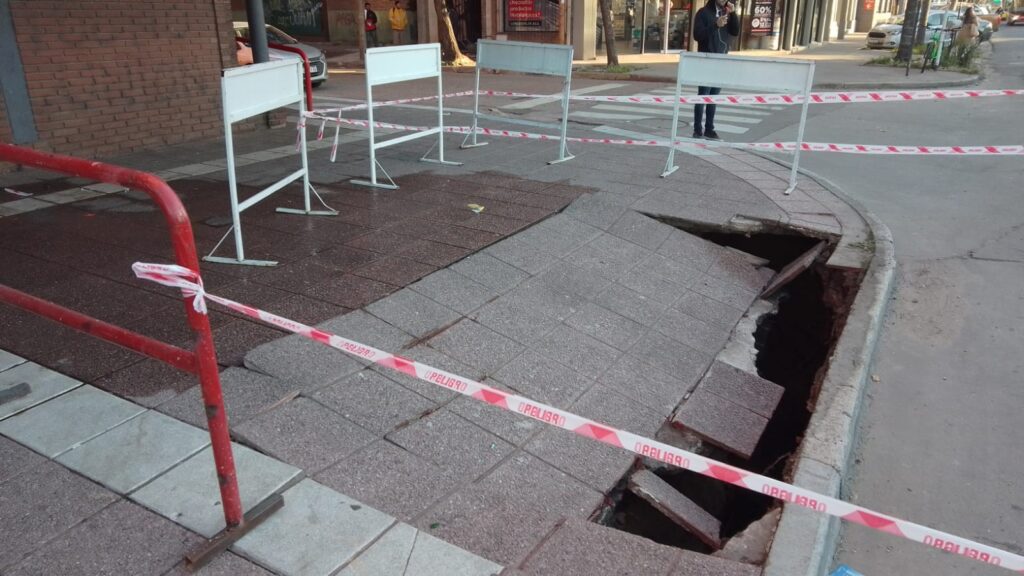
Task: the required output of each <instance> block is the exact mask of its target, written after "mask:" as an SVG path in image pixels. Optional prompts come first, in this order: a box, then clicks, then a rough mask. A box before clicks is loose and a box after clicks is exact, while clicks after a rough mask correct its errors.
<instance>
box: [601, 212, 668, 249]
mask: <svg viewBox="0 0 1024 576" xmlns="http://www.w3.org/2000/svg"><path fill="white" fill-rule="evenodd" d="M608 232H609V233H610V234H613V235H615V236H618V237H619V238H622V239H624V240H629V241H630V242H632V243H634V244H636V245H638V246H643V247H644V248H647V249H648V250H657V249H658V247H659V246H661V244H662V243H663V242H664V241H665V239H666V238H668V236H669V234H670V233H671V232H672V227H671V226H669V225H668V224H662V223H661V222H658V221H657V220H655V219H654V218H651V217H650V216H645V215H644V214H641V213H639V212H635V211H633V210H627V211H626V212H625V213H624V214H623V215H622V216H621V217H620V218H619V219H618V220H616V221H615V223H614V224H612V225H611V226H610V227H609V228H608Z"/></svg>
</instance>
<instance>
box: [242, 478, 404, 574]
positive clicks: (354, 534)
mask: <svg viewBox="0 0 1024 576" xmlns="http://www.w3.org/2000/svg"><path fill="white" fill-rule="evenodd" d="M284 502H285V505H284V507H283V508H281V509H280V510H278V511H277V512H276V513H274V515H272V516H271V517H270V518H268V519H267V521H266V522H264V523H263V524H261V525H260V526H258V527H256V529H255V530H253V531H252V532H250V533H249V534H246V535H245V537H243V538H242V539H241V540H239V541H238V542H237V543H236V544H235V545H234V546H233V547H232V550H234V551H235V552H238V553H239V554H241V555H242V556H244V557H245V558H248V559H250V560H252V561H253V562H257V563H259V564H260V565H262V566H265V567H267V568H269V569H270V570H272V571H274V572H276V573H279V574H289V575H295V576H305V575H309V576H314V575H315V576H320V575H323V574H332V573H334V572H335V571H336V570H338V569H339V568H340V567H341V566H343V565H344V564H345V563H346V562H348V561H349V560H351V559H352V558H354V557H355V556H356V555H357V554H358V553H359V551H360V550H362V549H363V548H366V547H367V546H368V545H369V544H370V542H373V541H374V540H375V539H376V538H377V537H378V536H379V535H380V534H381V533H383V532H384V531H385V530H387V529H388V527H389V526H391V525H392V524H393V523H394V521H395V520H394V518H392V517H390V516H388V515H386V514H383V513H381V512H378V511H377V510H374V509H373V508H370V507H369V506H366V505H364V504H363V503H361V502H358V501H356V500H353V499H352V498H349V497H347V496H344V495H342V494H339V493H337V492H335V491H334V490H331V489H329V488H327V487H325V486H323V485H321V484H318V483H316V482H314V481H312V480H309V479H306V480H303V481H302V482H299V483H298V484H296V485H295V486H293V487H292V488H290V489H289V490H288V491H287V492H285V493H284Z"/></svg>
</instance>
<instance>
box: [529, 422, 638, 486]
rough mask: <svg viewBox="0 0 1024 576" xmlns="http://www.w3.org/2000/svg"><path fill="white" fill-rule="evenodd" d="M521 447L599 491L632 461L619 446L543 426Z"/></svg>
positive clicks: (617, 476)
mask: <svg viewBox="0 0 1024 576" xmlns="http://www.w3.org/2000/svg"><path fill="white" fill-rule="evenodd" d="M523 449H524V450H526V451H527V452H529V453H530V454H533V455H534V456H536V457H538V458H540V459H541V460H544V461H545V462H547V463H548V464H551V465H552V466H554V467H555V468H558V469H559V470H561V471H562V472H565V473H566V474H569V475H570V476H572V477H573V478H575V479H577V480H579V481H580V482H583V483H584V484H586V485H587V486H589V487H591V488H593V489H594V490H597V491H598V492H601V493H602V494H604V493H607V492H608V491H609V490H611V489H612V488H614V487H615V485H616V484H618V483H619V480H621V479H622V477H623V475H625V474H626V473H627V472H629V470H630V469H631V468H632V466H633V462H635V461H636V456H634V455H633V454H631V453H629V452H626V451H625V450H622V449H621V448H616V447H615V446H609V445H608V444H604V443H601V442H595V441H594V440H592V439H590V438H584V437H583V436H580V435H579V434H576V433H575V432H570V431H568V430H561V429H558V428H553V427H550V426H546V425H545V429H544V430H543V431H542V432H541V433H540V434H538V435H537V436H535V437H533V438H532V439H531V440H530V441H529V442H527V443H526V445H525V446H524V447H523Z"/></svg>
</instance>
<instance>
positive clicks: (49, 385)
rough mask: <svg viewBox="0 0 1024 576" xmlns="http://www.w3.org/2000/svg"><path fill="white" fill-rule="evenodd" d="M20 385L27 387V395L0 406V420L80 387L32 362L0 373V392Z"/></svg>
mask: <svg viewBox="0 0 1024 576" xmlns="http://www.w3.org/2000/svg"><path fill="white" fill-rule="evenodd" d="M21 383H26V384H28V385H29V387H30V391H29V393H28V395H26V396H22V397H20V398H16V399H12V400H8V401H7V402H4V403H3V404H0V420H3V419H4V418H7V417H9V416H12V415H14V414H17V413H18V412H21V411H22V410H26V409H28V408H31V407H33V406H36V405H38V404H42V403H43V402H46V401H47V400H49V399H51V398H53V397H55V396H58V395H60V394H63V393H65V392H67V391H68V390H72V389H74V388H77V387H78V386H81V385H82V383H81V382H79V381H77V380H72V379H71V378H68V377H67V376H65V375H63V374H60V373H58V372H54V371H53V370H50V369H48V368H43V367H42V366H40V365H39V364H36V363H34V362H25V363H23V364H19V365H17V366H15V367H13V368H10V369H8V370H4V371H3V372H0V390H6V389H8V388H13V387H15V386H17V385H18V384H21Z"/></svg>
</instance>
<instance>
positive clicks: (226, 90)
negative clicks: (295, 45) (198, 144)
mask: <svg viewBox="0 0 1024 576" xmlns="http://www.w3.org/2000/svg"><path fill="white" fill-rule="evenodd" d="M221 90H222V93H223V94H222V98H223V102H224V117H225V119H226V120H227V121H228V122H238V121H239V120H245V119H246V118H252V117H253V116H255V115H257V114H262V113H263V112H269V111H271V110H274V109H276V108H280V107H282V106H287V105H289V104H294V103H295V102H297V101H298V100H301V99H303V98H304V97H305V95H304V91H303V85H302V60H301V59H297V58H296V59H292V58H289V59H288V60H278V61H276V62H264V63H262V64H251V65H249V66H239V67H237V68H228V69H226V70H224V71H222V72H221Z"/></svg>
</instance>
